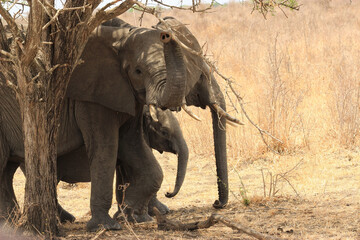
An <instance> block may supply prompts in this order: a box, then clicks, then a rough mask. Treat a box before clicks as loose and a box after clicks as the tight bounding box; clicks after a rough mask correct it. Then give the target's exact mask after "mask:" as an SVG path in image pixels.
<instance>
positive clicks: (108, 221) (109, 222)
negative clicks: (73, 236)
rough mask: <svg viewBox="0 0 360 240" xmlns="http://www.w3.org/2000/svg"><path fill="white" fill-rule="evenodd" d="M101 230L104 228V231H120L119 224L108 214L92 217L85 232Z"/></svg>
mask: <svg viewBox="0 0 360 240" xmlns="http://www.w3.org/2000/svg"><path fill="white" fill-rule="evenodd" d="M101 228H105V229H106V230H121V226H120V224H119V223H118V222H117V221H115V220H114V219H112V218H111V217H110V216H109V215H108V214H106V215H103V216H97V217H94V216H93V217H92V218H91V219H90V221H89V222H88V223H87V225H86V230H87V231H89V232H96V231H97V230H99V229H101Z"/></svg>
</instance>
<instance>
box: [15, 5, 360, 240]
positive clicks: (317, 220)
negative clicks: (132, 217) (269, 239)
mask: <svg viewBox="0 0 360 240" xmlns="http://www.w3.org/2000/svg"><path fill="white" fill-rule="evenodd" d="M301 3H302V4H303V7H302V8H301V10H300V12H293V13H288V17H289V18H286V17H285V16H284V15H283V14H281V13H277V14H276V15H275V16H272V17H270V16H269V17H268V20H264V19H263V17H262V16H261V15H260V14H256V13H253V14H252V15H251V6H250V5H247V4H240V3H230V4H229V5H228V6H226V7H219V8H215V9H214V12H213V13H211V14H190V13H188V12H184V11H176V10H174V11H170V12H166V13H164V16H165V15H172V16H174V17H176V18H178V19H179V20H180V21H182V22H183V23H186V24H189V25H188V27H189V29H190V30H191V31H192V32H193V33H194V34H195V35H196V37H197V38H198V40H199V42H200V43H201V44H204V43H206V49H207V51H206V52H207V54H208V56H210V58H211V59H212V60H213V61H215V62H216V63H217V66H218V67H219V69H220V70H221V71H222V72H223V73H224V74H225V75H226V76H231V77H232V78H233V80H234V81H235V83H236V89H237V91H238V92H239V93H240V94H241V95H242V96H243V98H244V102H245V106H246V109H247V112H248V113H249V115H250V116H251V118H252V119H253V120H254V121H255V122H256V123H258V124H259V125H260V126H261V127H262V128H264V129H266V130H268V131H269V132H271V133H272V134H273V135H275V136H276V137H278V138H280V139H281V140H282V141H283V143H282V144H279V143H277V142H274V141H272V140H271V139H267V140H268V141H269V144H270V145H271V146H272V147H273V148H275V149H277V150H278V151H281V152H282V153H283V155H281V156H280V155H274V154H272V153H271V152H269V151H268V149H267V148H266V146H265V145H264V143H263V142H262V140H261V138H260V136H259V134H258V132H257V130H256V129H255V128H254V127H253V126H251V125H250V124H249V123H247V124H246V125H245V126H244V127H239V128H232V127H228V133H229V134H228V155H229V173H230V176H229V178H230V191H231V194H230V206H229V207H228V208H227V209H226V210H221V211H220V213H221V214H224V215H226V216H227V217H228V218H230V219H233V220H234V221H238V222H241V223H243V224H245V225H248V226H250V227H253V228H254V229H256V230H258V231H261V232H263V233H266V232H267V233H269V234H272V235H276V236H279V237H283V238H288V239H360V232H359V226H360V225H359V224H360V222H359V221H360V219H359V218H360V216H359V212H360V152H359V148H358V147H357V146H358V145H359V129H360V122H359V121H360V120H359V119H360V118H359V117H360V116H359V107H360V97H359V96H360V93H359V89H360V88H359V87H360V74H359V69H360V41H359V39H360V15H359V12H360V3H359V1H352V4H351V5H350V4H349V1H342V0H333V1H330V0H323V1H310V0H307V1H305V0H304V1H301ZM139 16H140V14H138V13H127V14H126V15H124V16H123V18H124V19H125V20H127V21H129V22H130V23H132V24H135V25H137V24H138V17H139ZM155 23H156V19H155V18H153V17H151V16H146V17H145V18H144V19H143V25H144V26H147V27H148V26H151V25H154V24H155ZM218 81H219V83H220V85H221V86H222V88H223V91H224V93H229V96H227V102H228V110H229V111H230V112H231V114H233V115H235V116H237V117H238V118H240V119H242V120H243V121H245V122H246V120H245V119H244V117H243V116H242V114H241V112H240V111H239V110H238V112H237V111H236V110H235V109H234V107H233V106H232V105H231V104H230V99H231V100H234V96H232V95H231V94H230V92H229V91H228V89H227V88H226V84H225V82H224V81H222V80H220V78H218ZM235 107H236V108H238V109H240V108H239V106H238V104H237V103H236V102H235ZM194 112H195V113H196V114H197V115H199V116H200V117H201V118H202V119H203V121H202V122H201V123H199V122H195V121H193V120H192V119H191V118H190V117H188V116H187V115H185V114H183V113H179V114H177V116H178V118H179V120H180V123H181V125H182V129H183V132H184V135H185V138H186V140H187V142H188V144H189V149H190V152H191V155H190V163H189V168H188V169H189V170H188V173H187V177H186V180H185V183H184V186H183V188H182V190H181V192H180V193H179V194H178V196H177V197H176V198H175V199H166V198H165V197H164V196H163V194H162V193H165V192H166V191H168V190H169V188H171V187H173V183H174V181H175V179H174V174H175V171H176V159H175V157H174V156H172V155H171V154H164V155H160V154H157V157H158V159H159V162H160V163H161V164H162V167H163V169H164V172H165V179H164V182H163V186H162V189H161V190H160V192H159V198H160V200H162V201H163V202H164V203H166V204H168V206H169V207H170V208H171V209H172V210H174V211H173V212H172V213H171V215H170V218H172V217H174V218H178V219H188V220H194V219H201V218H205V217H206V216H209V215H210V214H211V212H213V211H215V210H214V209H212V208H211V204H212V203H213V201H214V200H215V199H216V196H217V192H216V191H217V187H216V178H215V172H216V171H215V164H214V153H213V140H212V135H211V134H210V133H211V131H209V129H212V128H211V117H210V114H209V111H208V110H207V111H204V110H199V109H195V108H194ZM299 163H300V164H299ZM297 164H299V165H298V167H296V168H295V169H294V170H292V171H290V170H291V169H293V168H294V167H295V166H296V165H297ZM289 171H290V172H289ZM262 172H263V173H264V180H263V177H262ZM288 172H289V173H288ZM285 173H288V174H286V175H284V174H285ZM239 176H240V177H241V178H240V177H239ZM276 176H277V178H278V180H277V183H276V185H274V182H275V180H276ZM280 176H285V178H286V180H285V179H284V178H281V177H280ZM19 179H21V176H19V175H17V181H16V182H15V184H16V185H17V189H16V190H17V192H20V194H21V192H23V190H22V187H21V186H22V185H21V180H19ZM264 182H265V184H264ZM194 183H196V184H194ZM63 186H64V185H60V187H59V199H60V202H61V203H62V204H63V205H64V207H65V208H67V209H68V210H70V211H71V212H72V213H73V214H74V215H76V217H77V218H78V219H79V222H80V223H77V224H70V225H65V226H64V228H65V230H66V231H67V232H68V234H70V235H69V236H68V238H69V239H91V237H93V236H94V235H91V234H86V233H85V232H84V228H85V223H84V222H85V221H86V220H88V219H89V215H88V211H89V196H90V195H89V185H88V184H79V185H78V186H76V187H74V188H73V189H65V188H63ZM270 189H272V190H271V192H270ZM264 191H265V194H264ZM274 192H276V194H275V195H274ZM244 197H245V198H247V199H248V200H249V201H250V206H248V207H247V206H244V204H243V198H244ZM21 199H22V198H21V195H20V200H21ZM115 206H116V203H115V201H114V207H113V208H112V210H111V211H112V213H113V212H114V211H115V210H116V209H115ZM134 230H135V232H136V234H137V235H138V236H139V238H141V239H147V238H162V239H163V238H168V239H179V238H180V239H182V238H185V239H187V238H200V239H210V238H213V239H217V238H232V239H247V237H246V236H245V235H242V234H240V233H236V232H233V231H232V230H229V229H227V228H225V227H223V226H216V227H214V228H210V229H208V230H201V231H197V232H191V233H183V232H166V233H164V232H160V231H156V230H155V226H154V224H145V225H136V226H134ZM112 238H114V239H115V238H116V239H120V238H123V239H127V238H134V236H133V235H131V233H130V232H129V231H127V230H124V231H122V232H114V233H112V232H110V233H106V234H105V235H101V236H100V237H99V239H112Z"/></svg>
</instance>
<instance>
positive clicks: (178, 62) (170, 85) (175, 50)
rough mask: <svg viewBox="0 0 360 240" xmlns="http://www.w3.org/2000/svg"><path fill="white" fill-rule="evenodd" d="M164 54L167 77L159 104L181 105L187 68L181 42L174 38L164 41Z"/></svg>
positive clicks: (163, 105) (171, 106) (167, 105)
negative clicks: (178, 42)
mask: <svg viewBox="0 0 360 240" xmlns="http://www.w3.org/2000/svg"><path fill="white" fill-rule="evenodd" d="M164 56H165V64H166V72H167V78H166V84H165V86H164V87H163V88H162V89H161V91H162V92H161V93H160V98H159V100H158V105H159V106H160V107H165V108H173V107H181V105H182V104H183V101H184V99H185V87H186V68H185V63H184V57H183V53H182V51H181V48H180V46H179V44H177V43H176V42H175V41H174V40H170V41H169V42H167V43H164Z"/></svg>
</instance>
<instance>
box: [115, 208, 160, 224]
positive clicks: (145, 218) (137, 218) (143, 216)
mask: <svg viewBox="0 0 360 240" xmlns="http://www.w3.org/2000/svg"><path fill="white" fill-rule="evenodd" d="M124 214H125V216H126V219H127V221H128V222H134V223H135V222H136V223H142V222H152V221H154V219H153V218H152V217H150V216H149V214H148V213H147V212H146V211H143V213H135V212H134V211H133V209H131V208H127V209H125V211H124ZM113 219H116V220H120V221H122V220H124V218H123V215H122V214H121V211H120V210H118V211H117V212H116V213H115V214H114V216H113Z"/></svg>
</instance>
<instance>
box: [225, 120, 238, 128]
mask: <svg viewBox="0 0 360 240" xmlns="http://www.w3.org/2000/svg"><path fill="white" fill-rule="evenodd" d="M226 123H227V124H229V125H230V126H232V127H238V126H240V125H239V124H236V123H233V122H231V121H229V120H228V119H226Z"/></svg>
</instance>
